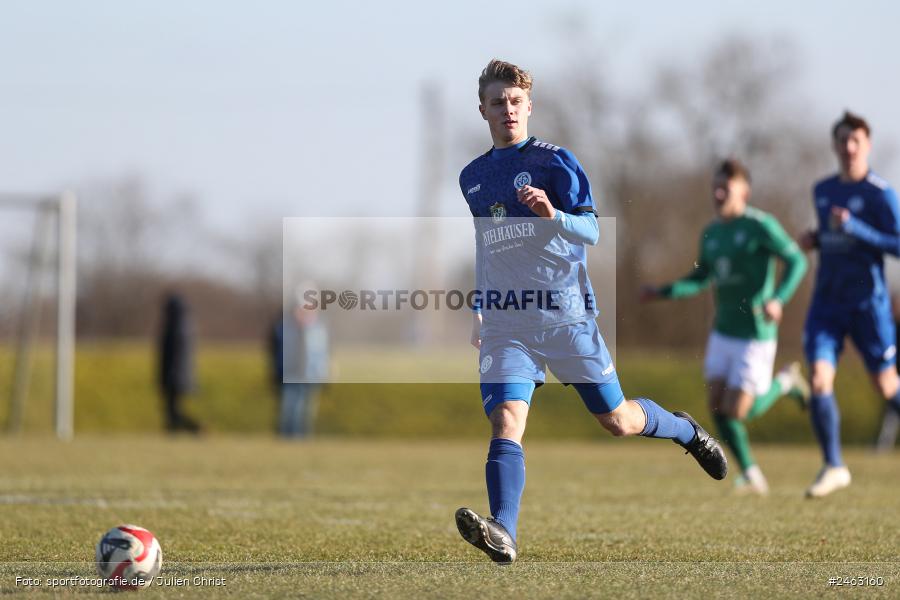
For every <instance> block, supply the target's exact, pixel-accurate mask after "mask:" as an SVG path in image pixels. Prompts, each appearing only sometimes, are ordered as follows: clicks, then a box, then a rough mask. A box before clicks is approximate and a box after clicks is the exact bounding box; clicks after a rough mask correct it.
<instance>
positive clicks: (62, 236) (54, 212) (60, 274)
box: [0, 191, 78, 440]
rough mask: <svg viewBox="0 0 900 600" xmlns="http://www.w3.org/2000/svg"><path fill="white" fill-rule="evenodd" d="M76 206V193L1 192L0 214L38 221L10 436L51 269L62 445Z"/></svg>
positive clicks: (67, 425)
mask: <svg viewBox="0 0 900 600" xmlns="http://www.w3.org/2000/svg"><path fill="white" fill-rule="evenodd" d="M77 204H78V201H77V198H76V196H75V194H74V193H73V192H70V191H66V192H63V193H62V194H58V195H28V194H3V193H0V210H4V211H5V210H18V211H30V212H33V213H34V214H35V216H36V218H37V220H36V222H35V229H34V234H33V238H32V247H31V253H30V256H29V259H28V265H27V276H26V283H25V291H24V294H23V297H22V300H21V301H22V309H21V311H20V314H19V317H18V318H19V326H18V327H17V328H16V329H17V333H16V342H15V351H14V353H15V354H14V355H15V368H14V370H13V382H12V385H11V388H10V389H11V392H10V398H9V413H8V414H9V417H8V421H7V429H8V430H9V431H10V432H11V433H15V432H18V431H20V430H21V428H22V423H23V415H24V410H25V405H26V404H27V397H28V387H29V386H28V383H29V379H30V376H31V361H32V352H33V346H34V342H35V338H36V336H37V334H38V331H39V326H40V305H41V302H40V299H41V284H42V282H43V280H44V279H45V271H46V270H48V269H50V268H51V267H52V266H55V273H54V275H55V280H56V286H55V299H56V317H57V318H56V336H55V337H56V340H55V342H56V344H55V352H54V354H55V363H56V365H55V367H56V368H55V371H54V411H53V414H54V423H53V425H54V429H55V431H56V436H57V437H58V438H59V439H61V440H70V439H72V437H73V435H74V416H75V412H74V376H75V302H76V251H77V250H76V248H77V232H76V227H77V220H76V214H77ZM53 221H55V225H56V226H55V227H53V225H54V223H53ZM52 238H55V239H56V244H55V246H56V247H55V250H56V261H55V265H51V264H50V260H49V255H50V251H51V248H52V244H51V243H52V241H53V239H52Z"/></svg>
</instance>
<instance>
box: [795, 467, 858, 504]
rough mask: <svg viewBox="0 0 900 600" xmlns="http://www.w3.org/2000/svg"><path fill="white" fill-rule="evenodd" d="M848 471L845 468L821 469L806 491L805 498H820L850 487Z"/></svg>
mask: <svg viewBox="0 0 900 600" xmlns="http://www.w3.org/2000/svg"><path fill="white" fill-rule="evenodd" d="M850 479H851V478H850V469H848V468H847V467H829V466H825V467H822V470H821V471H819V475H818V476H817V477H816V480H815V481H814V482H813V484H812V485H811V486H809V488H807V490H806V497H807V498H822V497H823V496H827V495H828V494H830V493H831V492H835V491H837V490H839V489H841V488H845V487H847V486H848V485H850Z"/></svg>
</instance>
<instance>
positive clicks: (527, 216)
mask: <svg viewBox="0 0 900 600" xmlns="http://www.w3.org/2000/svg"><path fill="white" fill-rule="evenodd" d="M531 83H532V82H531V76H530V75H529V74H528V73H527V72H526V71H524V70H522V69H520V68H519V67H517V66H515V65H512V64H510V63H507V62H503V61H499V60H493V61H491V62H490V63H489V64H488V66H487V67H486V68H485V69H484V71H483V72H482V74H481V77H480V78H479V80H478V96H479V100H480V105H479V110H480V112H481V115H482V117H483V118H484V120H485V121H487V123H488V127H489V129H490V133H491V139H492V141H493V147H492V148H491V149H490V150H488V151H487V152H486V153H485V154H483V155H481V156H479V157H478V158H476V159H475V160H474V161H472V162H471V163H470V164H469V165H468V166H467V167H466V168H465V169H463V171H462V173H461V174H460V178H459V182H460V188H461V190H462V193H463V196H464V197H465V198H466V201H467V202H468V204H469V209H470V210H471V212H472V215H473V217H474V222H475V240H476V266H475V270H476V288H477V290H478V291H479V293H480V296H479V297H480V310H479V311H476V312H475V314H474V315H473V328H472V343H473V345H474V346H475V347H477V348H479V349H480V361H479V364H480V374H481V375H480V376H481V396H482V405H483V407H484V411H485V414H486V415H487V417H488V419H489V420H490V423H491V430H492V435H491V442H490V447H489V450H488V456H487V464H486V466H485V479H486V483H487V491H488V502H489V505H490V511H491V516H489V517H482V516H481V515H479V514H477V513H476V512H475V511H473V510H470V509H468V508H460V509H459V510H458V511H456V525H457V528H458V529H459V532H460V534H461V535H462V537H463V538H464V539H465V540H466V541H468V542H470V543H471V544H473V545H474V546H476V547H477V548H479V549H480V550H482V551H483V552H485V553H486V554H487V555H488V556H489V557H490V558H491V559H492V560H493V561H495V562H499V563H511V562H513V561H514V560H515V559H516V556H517V552H518V550H517V544H516V525H517V521H518V515H519V504H520V501H521V497H522V491H523V489H524V487H525V455H524V453H523V451H522V436H523V434H524V433H525V422H526V419H527V417H528V409H529V406H530V403H531V397H532V394H533V393H534V390H535V388H536V387H537V386H540V385H542V384H543V382H544V379H545V370H546V368H547V367H549V368H550V370H551V371H552V372H553V373H554V374H555V375H556V376H557V378H559V380H560V381H561V382H563V383H565V384H571V385H572V387H574V388H575V390H576V391H577V392H578V393H579V395H580V396H581V398H582V400H583V401H584V403H585V405H586V406H587V408H588V410H589V411H590V412H591V413H593V414H594V416H595V417H596V418H597V420H598V421H599V422H600V423H601V425H602V426H603V427H604V428H606V429H607V430H608V431H609V432H611V433H612V434H613V435H615V436H625V435H642V436H646V437H656V438H664V439H671V440H673V441H674V442H676V443H678V444H680V445H681V446H682V447H683V448H685V449H686V450H687V452H689V453H690V454H691V455H693V457H694V458H695V459H696V460H697V461H698V462H699V463H700V465H701V466H702V467H703V469H704V470H705V471H706V472H707V473H708V474H709V475H710V476H712V477H713V478H715V479H722V478H724V477H725V474H726V471H727V464H726V460H725V454H724V452H723V451H722V448H721V447H720V446H719V444H718V442H717V441H716V440H715V439H713V438H712V437H711V436H710V435H709V434H708V433H707V432H706V431H704V430H703V428H701V427H700V426H699V425H698V424H697V422H696V421H694V420H693V419H692V418H691V417H690V416H689V415H687V414H686V413H670V412H668V411H667V410H664V409H663V408H661V407H660V406H659V405H657V404H656V403H654V402H653V401H652V400H649V399H647V398H637V399H635V400H628V399H626V398H625V396H624V394H623V393H622V388H621V386H620V385H619V380H618V377H617V375H616V372H615V367H614V366H613V363H612V359H611V357H610V354H609V352H608V350H607V348H606V345H605V343H604V341H603V338H602V337H601V336H600V333H599V331H598V329H597V324H596V322H595V318H596V316H597V309H596V306H595V302H594V296H593V289H592V287H591V282H590V280H589V279H588V276H587V263H586V254H585V246H584V245H585V244H592V245H593V244H596V243H597V241H598V237H599V228H598V224H597V221H596V216H595V212H594V201H593V197H592V195H591V186H590V183H589V182H588V179H587V175H586V174H585V172H584V170H583V169H582V168H581V165H580V164H579V163H578V160H577V159H576V158H575V156H574V155H573V154H572V153H571V152H569V151H568V150H566V149H564V148H560V147H558V146H554V145H552V144H548V143H546V142H541V141H538V140H537V139H535V138H533V137H529V135H528V118H529V117H530V116H531V109H532V102H531Z"/></svg>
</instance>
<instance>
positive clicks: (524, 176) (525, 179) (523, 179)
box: [513, 171, 531, 190]
mask: <svg viewBox="0 0 900 600" xmlns="http://www.w3.org/2000/svg"><path fill="white" fill-rule="evenodd" d="M526 185H531V173H529V172H528V171H522V172H521V173H519V174H518V175H516V176H515V178H514V179H513V186H515V188H516V189H517V190H519V189H522V188H523V187H525V186H526Z"/></svg>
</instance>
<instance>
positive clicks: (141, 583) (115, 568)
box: [96, 525, 162, 590]
mask: <svg viewBox="0 0 900 600" xmlns="http://www.w3.org/2000/svg"><path fill="white" fill-rule="evenodd" d="M96 558H97V573H98V574H99V575H100V577H102V578H104V579H106V580H107V583H108V585H109V586H111V587H113V588H116V589H123V590H126V589H137V588H141V587H148V586H149V585H150V584H151V583H153V578H154V577H156V576H157V575H158V574H159V569H160V567H161V566H162V548H160V546H159V542H158V541H157V540H156V536H154V535H153V534H152V533H150V532H149V531H147V530H146V529H144V528H143V527H138V526H137V525H119V526H118V527H113V528H112V529H110V530H109V531H107V532H106V534H105V535H104V536H103V537H102V538H100V541H99V542H98V543H97V555H96Z"/></svg>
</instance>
